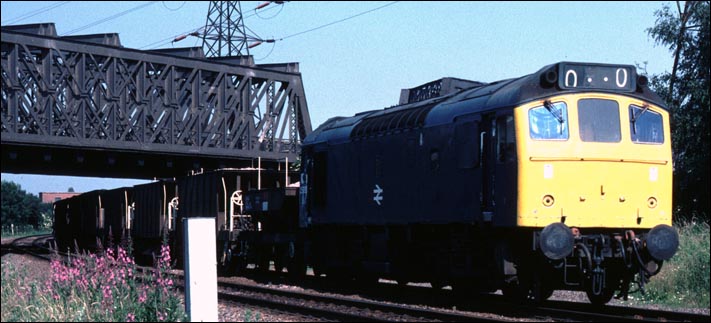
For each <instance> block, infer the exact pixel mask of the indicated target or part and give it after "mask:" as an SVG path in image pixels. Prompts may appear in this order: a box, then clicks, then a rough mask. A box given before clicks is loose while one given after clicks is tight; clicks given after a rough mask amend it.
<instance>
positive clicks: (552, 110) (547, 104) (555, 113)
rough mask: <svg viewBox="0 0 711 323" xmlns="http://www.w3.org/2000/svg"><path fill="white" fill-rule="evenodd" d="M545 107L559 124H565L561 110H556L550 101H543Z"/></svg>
mask: <svg viewBox="0 0 711 323" xmlns="http://www.w3.org/2000/svg"><path fill="white" fill-rule="evenodd" d="M543 106H544V107H546V110H548V112H550V113H551V114H552V115H553V116H554V117H555V119H556V120H558V123H560V124H563V123H564V122H565V120H563V115H562V114H561V113H560V110H558V109H555V108H554V107H553V104H552V103H551V101H550V100H545V101H543Z"/></svg>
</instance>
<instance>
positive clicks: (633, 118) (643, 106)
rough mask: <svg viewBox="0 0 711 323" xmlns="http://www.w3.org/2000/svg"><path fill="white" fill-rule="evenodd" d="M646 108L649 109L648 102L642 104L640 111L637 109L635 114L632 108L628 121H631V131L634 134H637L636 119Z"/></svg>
mask: <svg viewBox="0 0 711 323" xmlns="http://www.w3.org/2000/svg"><path fill="white" fill-rule="evenodd" d="M647 110H649V104H646V103H645V104H644V105H642V111H639V112H638V113H636V114H635V113H634V110H632V111H633V112H632V119H631V120H630V122H632V132H634V134H637V124H636V122H637V119H639V117H641V116H642V114H644V113H645V112H647Z"/></svg>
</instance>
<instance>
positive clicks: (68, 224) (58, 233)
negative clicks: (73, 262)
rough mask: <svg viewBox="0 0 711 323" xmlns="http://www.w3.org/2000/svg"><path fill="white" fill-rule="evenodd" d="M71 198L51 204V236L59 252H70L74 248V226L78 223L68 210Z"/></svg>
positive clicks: (73, 214)
mask: <svg viewBox="0 0 711 323" xmlns="http://www.w3.org/2000/svg"><path fill="white" fill-rule="evenodd" d="M72 198H73V197H70V198H66V199H61V200H59V201H56V202H54V203H53V204H52V209H53V214H54V222H53V224H52V235H53V236H54V242H55V244H56V247H57V249H58V250H60V251H67V250H71V249H72V248H73V247H74V237H75V236H76V235H77V232H76V228H77V227H78V226H77V225H76V224H77V223H79V221H78V218H77V216H76V214H75V213H73V212H71V211H70V209H69V205H70V203H69V202H70V200H71V199H72Z"/></svg>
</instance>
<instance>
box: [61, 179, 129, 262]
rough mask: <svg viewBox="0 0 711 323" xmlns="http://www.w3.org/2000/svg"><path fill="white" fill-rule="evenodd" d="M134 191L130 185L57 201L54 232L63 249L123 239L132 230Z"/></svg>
mask: <svg viewBox="0 0 711 323" xmlns="http://www.w3.org/2000/svg"><path fill="white" fill-rule="evenodd" d="M131 192H132V188H130V187H122V188H117V189H112V190H95V191H90V192H86V193H82V194H80V195H76V196H73V197H71V198H68V199H64V200H60V201H57V202H55V203H54V206H53V208H54V236H55V240H56V241H57V244H58V247H59V248H60V250H66V249H67V248H68V249H70V250H73V251H82V250H88V251H96V250H98V249H100V248H103V247H105V246H107V245H109V244H114V243H119V242H121V239H123V238H125V237H127V235H128V234H129V233H128V231H127V230H129V229H130V219H131V214H132V207H131V199H132V196H131ZM77 247H78V248H79V250H75V249H76V248H77Z"/></svg>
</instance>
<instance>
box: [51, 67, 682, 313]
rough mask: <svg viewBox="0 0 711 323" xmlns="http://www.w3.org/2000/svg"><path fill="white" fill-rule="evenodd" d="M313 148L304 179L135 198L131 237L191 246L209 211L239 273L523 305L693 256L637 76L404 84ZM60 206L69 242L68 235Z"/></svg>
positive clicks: (229, 265)
mask: <svg viewBox="0 0 711 323" xmlns="http://www.w3.org/2000/svg"><path fill="white" fill-rule="evenodd" d="M301 152H302V154H301V160H300V173H297V174H294V173H293V172H292V174H291V177H290V175H289V173H288V170H287V169H286V168H285V169H284V170H283V171H282V173H275V174H274V175H273V176H271V177H267V178H269V179H268V180H267V181H266V182H265V183H266V185H255V182H256V181H257V178H255V177H256V176H261V175H259V174H257V173H256V172H255V171H254V170H251V171H248V170H231V171H230V170H220V171H216V172H208V173H204V174H200V175H193V176H187V177H184V178H178V179H175V180H174V181H170V182H166V183H167V184H168V188H169V189H166V188H165V187H163V186H161V187H160V188H159V187H158V186H156V188H155V189H156V190H157V191H156V192H154V193H152V194H153V195H155V197H153V198H154V199H159V200H160V201H161V202H156V203H159V204H160V205H162V206H161V208H162V209H161V210H162V211H160V210H157V209H156V210H155V211H150V212H143V213H140V212H138V209H139V208H140V207H141V206H140V205H141V203H139V202H136V203H135V204H133V207H134V211H133V212H134V213H133V216H132V218H131V220H132V221H134V223H135V224H134V229H133V231H132V232H131V234H132V235H134V236H137V235H138V234H139V233H140V238H141V239H143V240H142V241H148V242H150V241H153V242H156V241H158V237H159V234H161V233H162V232H171V233H172V236H174V237H175V239H174V240H176V241H177V240H179V239H178V237H179V236H181V234H180V230H181V224H180V223H181V220H182V219H183V218H186V217H196V216H198V217H205V216H207V217H213V218H215V219H216V230H217V233H218V234H217V236H218V240H219V241H218V243H217V246H218V250H217V254H216V258H217V263H218V266H220V269H221V270H220V271H221V272H222V273H223V274H234V273H240V272H241V271H242V270H244V269H245V268H247V266H249V265H254V266H255V267H256V268H257V269H258V270H270V269H271V268H275V269H276V271H278V272H283V269H284V268H286V269H287V272H288V273H289V274H290V275H293V276H295V277H302V276H303V275H304V274H305V273H306V269H307V267H311V268H312V269H313V272H314V274H315V275H316V276H321V275H326V276H327V277H328V278H337V279H340V280H351V279H356V280H361V281H377V279H378V278H386V279H392V280H396V281H398V282H399V283H407V282H429V283H430V284H431V285H432V286H433V287H435V288H441V287H443V286H446V285H449V286H452V288H453V289H455V290H456V291H457V292H460V293H476V292H491V291H496V290H502V291H503V293H504V294H505V295H507V296H510V297H512V298H516V299H535V300H543V299H546V298H548V297H550V296H551V295H552V293H553V291H555V290H577V291H585V292H586V293H587V295H588V298H589V300H590V301H591V302H592V303H596V304H604V303H606V302H608V301H609V300H610V299H611V298H612V297H613V296H614V295H615V293H617V295H618V296H620V297H626V296H627V294H628V293H629V291H630V286H632V285H633V284H634V283H637V284H638V285H640V287H643V285H644V283H646V282H647V281H648V280H649V278H650V277H651V276H654V275H655V274H657V273H658V272H659V271H660V270H661V268H662V264H663V262H664V261H666V260H668V259H670V258H671V257H672V256H673V255H674V254H675V252H676V250H677V248H678V234H677V232H676V230H675V229H674V228H673V227H672V226H671V225H672V154H671V136H670V129H669V111H668V108H667V107H666V105H665V104H664V102H663V101H662V100H661V99H660V98H659V97H658V96H657V95H656V94H655V93H653V92H652V91H651V90H650V88H649V87H648V86H647V79H646V77H645V76H642V75H638V74H637V71H636V69H635V67H634V66H629V65H611V64H591V63H577V62H559V63H556V64H552V65H549V66H545V67H543V68H542V69H540V70H539V71H537V72H535V73H533V74H530V75H526V76H522V77H517V78H512V79H507V80H502V81H498V82H493V83H483V82H474V81H468V80H462V79H456V78H443V79H440V80H436V81H433V82H430V83H427V84H424V85H422V86H419V87H415V88H411V89H405V90H402V92H401V97H400V103H399V104H398V105H396V106H393V107H389V108H385V109H381V110H374V111H368V112H363V113H359V114H356V115H355V116H352V117H334V118H331V119H329V120H328V121H326V122H325V123H324V124H322V125H321V126H320V127H319V128H318V129H316V130H315V131H313V132H312V133H311V134H309V135H308V136H307V137H306V138H305V139H304V142H303V143H302V147H301ZM294 175H296V176H298V178H293V177H296V176H294ZM281 179H284V181H281ZM297 179H298V180H299V186H298V187H294V185H289V183H292V182H294V181H295V180H297ZM156 185H157V184H156ZM148 188H149V187H148V186H146V187H145V188H143V189H141V190H134V191H133V196H134V200H135V201H138V200H139V198H140V197H141V196H142V195H145V194H147V193H140V192H143V191H146V192H147V191H148ZM153 195H152V196H153ZM125 196H127V197H128V195H125ZM146 198H148V197H146ZM62 203H64V204H67V203H65V202H58V204H55V212H56V213H55V216H56V218H57V219H59V220H56V221H55V234H56V235H57V236H58V238H59V237H61V238H62V240H63V241H67V239H68V238H70V236H71V234H70V233H68V232H66V230H65V231H63V230H64V229H65V227H66V228H69V226H66V225H63V224H62V223H61V219H65V218H66V219H67V220H66V223H69V220H68V219H70V218H71V216H73V215H71V214H70V213H71V212H69V211H68V210H69V209H68V208H67V207H66V206H62V205H64V204H62ZM146 203H147V202H143V204H146ZM152 207H155V208H158V204H156V205H154V206H152ZM168 211H170V212H168ZM139 213H140V214H139ZM168 213H169V214H168ZM143 217H160V219H153V220H147V219H144V218H143ZM124 219H125V217H124ZM57 221H59V224H57ZM92 223H93V222H92ZM97 223H98V222H97ZM94 224H96V223H94ZM104 226H105V225H104ZM77 230H78V229H77ZM92 232H94V231H92ZM87 241H88V240H87ZM148 244H150V243H148ZM175 246H176V250H179V243H177V244H175ZM142 249H143V250H150V249H146V248H142ZM272 264H273V267H271V266H272Z"/></svg>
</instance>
